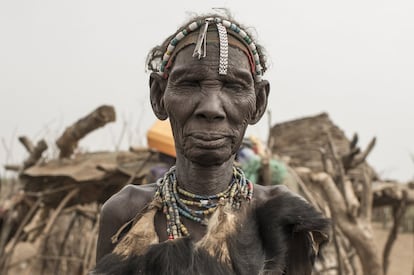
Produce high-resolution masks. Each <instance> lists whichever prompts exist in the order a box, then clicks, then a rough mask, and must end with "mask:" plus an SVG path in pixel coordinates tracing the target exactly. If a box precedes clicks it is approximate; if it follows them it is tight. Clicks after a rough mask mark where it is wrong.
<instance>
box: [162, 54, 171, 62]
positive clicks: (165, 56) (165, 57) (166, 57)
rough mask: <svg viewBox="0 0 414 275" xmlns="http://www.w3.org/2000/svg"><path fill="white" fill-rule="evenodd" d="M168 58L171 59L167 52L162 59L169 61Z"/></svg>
mask: <svg viewBox="0 0 414 275" xmlns="http://www.w3.org/2000/svg"><path fill="white" fill-rule="evenodd" d="M168 59H170V56H169V55H168V54H167V53H165V54H164V56H163V57H162V61H167V60H168Z"/></svg>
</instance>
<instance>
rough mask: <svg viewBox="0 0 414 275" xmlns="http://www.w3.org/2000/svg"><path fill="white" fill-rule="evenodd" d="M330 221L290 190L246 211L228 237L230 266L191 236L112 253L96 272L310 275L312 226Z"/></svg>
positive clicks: (317, 228)
mask: <svg viewBox="0 0 414 275" xmlns="http://www.w3.org/2000/svg"><path fill="white" fill-rule="evenodd" d="M328 226H329V221H328V220H327V219H325V218H323V216H322V215H321V214H320V213H319V212H317V211H316V210H315V209H314V208H313V207H312V206H310V205H309V204H308V203H306V202H305V201H303V200H302V199H300V198H298V197H296V196H292V194H289V193H286V194H282V195H279V196H277V197H275V198H273V199H271V200H269V201H267V202H266V203H264V204H263V205H260V206H258V207H257V208H256V210H254V211H250V212H248V213H246V214H245V215H244V217H243V219H241V220H240V222H239V223H238V225H237V231H236V233H235V234H233V235H230V236H229V237H228V238H227V243H228V247H229V252H230V258H231V260H232V263H231V266H228V265H226V264H224V263H220V262H218V260H217V259H215V258H214V257H212V256H210V255H209V254H208V253H207V252H206V251H205V250H204V249H203V248H202V247H196V246H195V245H194V243H193V241H192V240H191V239H190V238H182V239H177V240H174V241H168V242H163V243H160V244H156V245H152V246H151V247H150V248H149V249H148V251H147V253H146V254H145V255H142V256H131V257H129V258H128V259H126V260H122V259H121V258H120V256H118V255H115V254H109V255H107V256H106V257H104V258H103V259H102V260H101V261H100V262H99V263H98V265H97V267H96V269H95V272H96V273H95V274H108V275H118V274H119V275H121V274H122V275H138V274H145V275H153V274H154V275H155V274H157V275H160V274H183V275H187V274H188V275H189V274H206V275H207V274H214V275H221V274H223V275H224V274H240V275H244V274H246V275H250V274H259V273H260V272H261V271H264V273H265V274H289V275H291V274H294V275H296V274H300V275H306V274H311V272H312V266H313V263H314V260H315V256H316V255H314V253H313V249H312V244H311V240H310V238H309V237H308V232H309V231H318V232H323V233H327V230H328Z"/></svg>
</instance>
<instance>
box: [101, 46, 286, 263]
mask: <svg viewBox="0 0 414 275" xmlns="http://www.w3.org/2000/svg"><path fill="white" fill-rule="evenodd" d="M193 50H194V45H190V46H188V47H186V48H184V49H182V50H181V51H180V52H179V53H178V54H177V55H176V59H175V61H174V64H173V66H172V68H171V70H170V74H169V78H168V79H164V78H163V77H161V76H160V75H158V74H157V73H152V74H151V76H150V92H151V94H150V97H151V105H152V108H153V110H154V113H155V115H156V116H157V117H158V118H159V119H166V118H169V119H170V121H171V126H172V130H173V134H174V140H175V144H176V152H177V161H176V166H177V172H176V173H177V180H178V183H179V185H180V186H181V187H182V188H184V189H186V190H188V191H190V192H193V193H197V194H206V195H207V194H213V193H218V192H221V191H223V190H225V189H226V188H227V186H228V184H229V182H230V180H231V177H232V167H233V160H234V155H235V153H236V151H237V150H238V148H239V146H240V144H241V142H242V139H243V135H244V133H245V130H246V127H247V126H248V124H254V123H256V122H257V121H258V120H259V119H260V118H261V117H262V115H263V113H264V112H265V109H266V105H267V96H268V93H269V83H268V82H267V81H265V80H263V81H262V82H260V83H255V82H254V79H253V76H252V74H251V69H250V65H249V62H248V58H247V56H245V54H244V53H243V52H242V51H241V50H239V49H236V48H233V47H229V64H228V74H227V75H219V74H218V64H219V49H218V45H216V44H208V45H207V56H206V57H205V58H203V59H200V60H199V59H197V58H194V57H192V53H193ZM155 190H156V186H155V184H149V185H145V186H127V187H125V188H124V189H123V190H121V191H120V192H119V193H117V194H116V195H114V196H113V197H112V198H110V199H109V200H108V201H107V202H106V203H105V204H104V206H103V209H102V212H101V224H100V231H99V238H98V248H97V261H98V260H99V259H100V258H101V257H103V256H104V255H105V254H108V253H110V252H111V251H112V249H113V247H114V245H113V244H112V243H111V241H110V238H111V236H113V235H114V234H115V233H116V231H117V230H118V229H119V228H120V227H121V226H122V225H123V224H124V223H126V222H127V221H129V220H130V219H132V218H133V217H134V216H135V215H136V214H137V213H139V212H141V211H142V209H143V208H144V207H145V205H147V204H148V203H149V202H150V201H151V200H152V198H153V195H154V193H155ZM280 192H281V191H280V190H279V188H273V187H266V188H264V187H261V186H257V187H255V193H254V201H255V202H257V203H260V202H264V201H266V200H267V199H268V198H269V197H272V196H274V195H275V194H276V193H280ZM182 222H183V223H184V224H185V225H186V227H187V228H188V230H189V232H190V234H191V236H192V239H193V240H194V241H197V240H199V239H200V238H202V236H203V235H204V234H205V230H206V228H205V227H204V226H202V225H201V224H198V223H196V222H193V221H190V220H188V219H186V218H182ZM155 227H156V231H157V234H158V236H159V238H160V241H164V240H166V239H167V236H166V221H165V217H164V214H162V213H161V212H160V213H158V214H157V215H156V217H155Z"/></svg>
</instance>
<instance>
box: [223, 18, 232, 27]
mask: <svg viewBox="0 0 414 275" xmlns="http://www.w3.org/2000/svg"><path fill="white" fill-rule="evenodd" d="M222 23H223V25H224V26H225V27H226V28H230V26H231V22H230V21H227V20H223V22H222Z"/></svg>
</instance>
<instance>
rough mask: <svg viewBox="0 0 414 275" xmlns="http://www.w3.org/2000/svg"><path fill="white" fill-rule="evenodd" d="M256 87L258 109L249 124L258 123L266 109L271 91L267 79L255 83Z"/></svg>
mask: <svg viewBox="0 0 414 275" xmlns="http://www.w3.org/2000/svg"><path fill="white" fill-rule="evenodd" d="M254 89H255V91H256V110H255V112H254V113H253V114H252V117H251V118H250V121H249V124H256V123H257V122H258V121H259V120H260V118H261V117H262V116H263V114H264V113H265V111H266V107H267V99H268V96H269V92H270V84H269V81H267V80H262V81H260V82H259V83H255V85H254Z"/></svg>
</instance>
